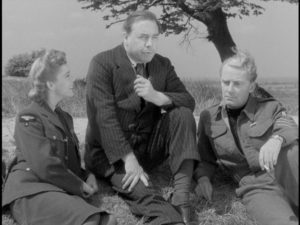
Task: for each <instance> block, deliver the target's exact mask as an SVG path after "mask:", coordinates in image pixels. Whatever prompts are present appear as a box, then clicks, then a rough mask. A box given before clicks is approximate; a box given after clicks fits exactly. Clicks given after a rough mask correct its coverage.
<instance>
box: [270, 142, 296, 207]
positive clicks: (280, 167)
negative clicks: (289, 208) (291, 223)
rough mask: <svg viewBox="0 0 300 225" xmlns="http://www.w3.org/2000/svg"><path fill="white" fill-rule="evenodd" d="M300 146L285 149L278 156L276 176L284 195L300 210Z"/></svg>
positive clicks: (293, 145)
mask: <svg viewBox="0 0 300 225" xmlns="http://www.w3.org/2000/svg"><path fill="white" fill-rule="evenodd" d="M298 157H299V145H298V142H295V143H294V144H292V145H290V146H287V147H286V148H283V149H282V150H281V151H280V154H279V156H278V160H277V165H276V167H275V176H276V179H277V181H278V183H279V184H280V186H281V187H282V188H283V190H284V193H285V194H286V196H287V197H288V199H289V200H290V202H291V203H292V204H293V207H295V208H297V209H298V208H299V158H298Z"/></svg>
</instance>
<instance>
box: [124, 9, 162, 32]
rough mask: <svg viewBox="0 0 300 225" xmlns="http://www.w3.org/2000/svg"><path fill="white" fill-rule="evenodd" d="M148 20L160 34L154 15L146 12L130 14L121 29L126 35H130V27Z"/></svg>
mask: <svg viewBox="0 0 300 225" xmlns="http://www.w3.org/2000/svg"><path fill="white" fill-rule="evenodd" d="M144 20H149V21H153V22H155V23H156V25H157V27H158V30H159V32H161V25H160V23H159V21H158V19H157V18H156V16H155V14H154V13H152V12H150V11H148V10H137V11H135V12H133V13H132V14H130V15H129V16H128V17H127V18H126V20H125V22H124V23H123V29H124V31H125V32H126V33H127V34H130V33H131V31H132V25H133V24H134V23H136V22H138V21H144Z"/></svg>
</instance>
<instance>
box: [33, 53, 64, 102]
mask: <svg viewBox="0 0 300 225" xmlns="http://www.w3.org/2000/svg"><path fill="white" fill-rule="evenodd" d="M65 64H67V59H66V54H65V53H64V52H62V51H58V50H55V49H51V50H44V51H43V52H42V53H41V55H40V56H39V57H38V58H37V59H36V60H35V61H34V62H33V64H32V66H31V69H30V72H29V79H30V80H31V82H32V84H33V87H32V89H31V90H30V91H29V94H28V96H29V98H30V99H31V100H33V101H36V102H45V101H46V100H47V84H46V83H47V81H55V80H56V77H57V71H58V69H59V68H60V67H61V66H62V65H65Z"/></svg>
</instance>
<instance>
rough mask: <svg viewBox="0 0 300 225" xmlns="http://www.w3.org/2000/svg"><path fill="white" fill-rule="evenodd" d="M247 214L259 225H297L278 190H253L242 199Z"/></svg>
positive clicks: (291, 211)
mask: <svg viewBox="0 0 300 225" xmlns="http://www.w3.org/2000/svg"><path fill="white" fill-rule="evenodd" d="M243 203H244V205H245V207H246V210H247V213H248V214H249V215H250V216H251V217H252V218H253V219H255V220H256V222H257V223H258V224H259V225H283V224H284V225H298V224H299V222H298V218H297V217H296V215H295V214H294V212H293V210H292V209H291V207H290V204H289V203H288V201H287V199H286V198H285V196H284V194H283V193H282V192H281V190H280V189H277V190H272V189H253V190H251V191H250V192H248V193H247V194H245V195H244V197H243Z"/></svg>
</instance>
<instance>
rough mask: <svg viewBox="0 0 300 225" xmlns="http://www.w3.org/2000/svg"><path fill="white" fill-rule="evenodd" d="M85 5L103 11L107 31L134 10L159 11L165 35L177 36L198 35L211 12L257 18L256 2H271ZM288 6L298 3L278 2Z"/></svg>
mask: <svg viewBox="0 0 300 225" xmlns="http://www.w3.org/2000/svg"><path fill="white" fill-rule="evenodd" d="M78 1H79V2H82V3H85V5H84V6H83V7H82V8H84V9H90V10H100V11H104V12H105V13H106V14H105V15H104V16H103V19H104V20H107V21H113V22H111V23H109V24H108V25H107V26H106V27H107V28H109V27H110V26H111V25H113V24H115V23H118V22H121V21H123V20H124V19H125V17H126V16H127V15H128V14H130V13H131V12H132V11H134V10H137V9H150V8H155V9H156V10H157V9H158V10H159V11H160V17H159V20H160V21H161V24H162V28H163V31H164V33H165V35H169V34H180V33H182V32H188V33H189V32H191V31H194V32H196V33H199V31H198V28H197V25H195V23H194V22H195V21H196V22H197V21H198V22H199V21H200V22H202V23H204V24H205V25H208V23H210V19H211V18H210V17H211V12H213V11H215V10H216V9H220V8H221V9H222V10H223V12H224V13H225V15H226V17H239V18H242V17H243V16H249V15H260V14H262V13H263V11H264V8H263V7H262V6H261V5H259V2H268V1H270V0H260V1H248V0H136V1H130V0H78ZM281 1H285V2H289V3H298V0H281Z"/></svg>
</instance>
